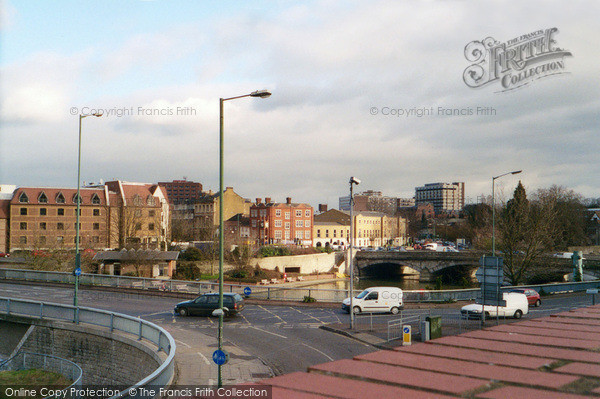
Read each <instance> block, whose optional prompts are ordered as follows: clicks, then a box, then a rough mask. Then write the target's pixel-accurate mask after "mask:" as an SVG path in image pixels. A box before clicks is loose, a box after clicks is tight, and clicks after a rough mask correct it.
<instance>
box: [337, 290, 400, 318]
mask: <svg viewBox="0 0 600 399" xmlns="http://www.w3.org/2000/svg"><path fill="white" fill-rule="evenodd" d="M402 295H403V294H402V290H401V289H400V288H398V287H370V288H367V289H366V290H364V291H363V292H361V293H360V294H358V295H357V296H356V297H354V299H353V300H352V308H353V311H354V313H355V314H357V313H362V312H366V313H383V312H390V313H392V314H398V312H399V311H400V310H402V309H404V302H403V300H402ZM342 310H343V311H345V312H347V313H350V298H346V299H344V300H343V301H342Z"/></svg>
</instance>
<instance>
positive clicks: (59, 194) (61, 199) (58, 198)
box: [56, 193, 65, 204]
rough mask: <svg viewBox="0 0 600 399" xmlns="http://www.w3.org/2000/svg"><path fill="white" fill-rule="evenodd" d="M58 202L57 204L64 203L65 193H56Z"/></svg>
mask: <svg viewBox="0 0 600 399" xmlns="http://www.w3.org/2000/svg"><path fill="white" fill-rule="evenodd" d="M56 203H57V204H64V203H65V196H64V195H63V193H58V194H57V195H56Z"/></svg>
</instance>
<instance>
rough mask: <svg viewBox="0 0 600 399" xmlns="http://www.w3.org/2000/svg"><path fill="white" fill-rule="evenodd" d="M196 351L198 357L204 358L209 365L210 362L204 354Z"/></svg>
mask: <svg viewBox="0 0 600 399" xmlns="http://www.w3.org/2000/svg"><path fill="white" fill-rule="evenodd" d="M196 353H197V354H199V355H200V357H201V358H202V360H204V363H206V364H209V365H210V362H209V361H208V359H207V358H206V356H204V355H203V354H202V353H200V352H196Z"/></svg>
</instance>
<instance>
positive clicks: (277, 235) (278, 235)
mask: <svg viewBox="0 0 600 399" xmlns="http://www.w3.org/2000/svg"><path fill="white" fill-rule="evenodd" d="M275 238H276V239H278V240H281V230H276V231H275Z"/></svg>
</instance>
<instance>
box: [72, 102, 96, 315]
mask: <svg viewBox="0 0 600 399" xmlns="http://www.w3.org/2000/svg"><path fill="white" fill-rule="evenodd" d="M88 116H95V117H101V116H102V114H101V113H95V114H80V115H79V146H78V147H79V148H78V151H77V210H76V216H75V218H76V219H75V270H73V274H75V296H74V297H73V306H75V307H77V302H78V301H77V296H78V293H79V274H81V254H80V253H79V212H80V211H81V209H80V204H81V196H80V181H81V120H82V119H83V118H87V117H88Z"/></svg>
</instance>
